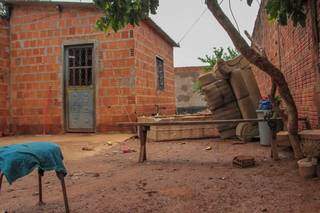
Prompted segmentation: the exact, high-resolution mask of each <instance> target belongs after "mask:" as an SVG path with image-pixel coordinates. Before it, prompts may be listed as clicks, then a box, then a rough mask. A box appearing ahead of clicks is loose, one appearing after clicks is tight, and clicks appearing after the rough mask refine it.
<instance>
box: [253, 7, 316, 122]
mask: <svg viewBox="0 0 320 213" xmlns="http://www.w3.org/2000/svg"><path fill="white" fill-rule="evenodd" d="M306 2H309V1H306ZM263 4H265V1H263V2H262V5H263ZM307 13H308V16H307V17H308V18H307V25H306V27H305V28H302V27H300V26H298V27H296V28H295V27H293V25H292V23H289V24H288V26H278V25H277V24H276V23H273V22H270V21H268V18H267V15H266V12H265V10H264V7H263V6H261V8H260V11H259V14H258V16H257V20H256V24H255V29H254V33H253V40H254V42H255V43H257V44H259V45H260V46H261V47H263V48H264V50H265V52H266V55H267V56H268V58H269V60H270V61H271V62H272V63H273V64H275V65H276V66H277V67H279V68H281V70H282V72H283V74H284V75H285V78H286V80H287V82H288V84H289V87H290V90H291V92H292V95H293V97H294V100H295V102H296V105H297V107H298V112H299V116H301V117H305V116H306V117H308V118H309V119H310V121H311V123H312V126H313V127H317V125H318V113H317V109H316V104H315V100H314V93H315V86H316V82H317V71H316V66H315V64H316V63H317V61H315V60H314V59H315V51H314V49H315V46H314V45H316V44H314V42H313V35H312V22H311V21H312V20H311V18H312V17H311V15H310V8H309V7H308V8H307ZM253 70H254V73H255V76H256V79H257V82H258V85H259V88H260V90H261V94H262V95H263V96H267V95H268V94H270V90H271V80H270V78H269V76H267V75H266V74H264V73H263V72H262V71H261V70H259V69H258V68H256V67H253Z"/></svg>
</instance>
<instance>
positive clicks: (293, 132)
mask: <svg viewBox="0 0 320 213" xmlns="http://www.w3.org/2000/svg"><path fill="white" fill-rule="evenodd" d="M206 4H207V6H208V8H209V10H210V11H211V13H212V14H213V16H214V17H215V18H216V19H217V21H218V22H219V23H220V25H221V26H222V27H223V28H224V29H225V31H226V32H227V33H228V35H229V37H230V38H231V40H232V42H233V44H234V46H235V47H236V48H237V50H238V51H239V52H240V53H241V54H242V55H243V57H245V58H246V59H247V60H248V61H249V62H250V63H252V64H254V65H255V66H257V67H258V68H259V69H261V70H262V71H263V72H265V73H267V74H268V75H269V76H270V77H271V80H272V82H275V84H276V85H277V87H278V91H279V94H280V96H281V97H282V99H283V100H284V102H285V104H286V106H287V111H288V133H289V139H290V143H291V146H292V148H293V151H294V154H295V157H296V158H297V159H300V158H302V157H303V154H302V152H301V148H300V143H299V136H298V111H297V107H296V105H295V102H294V99H293V97H292V95H291V92H290V89H289V87H288V84H287V82H286V80H285V77H284V75H283V74H282V72H281V71H280V70H279V69H278V68H277V67H276V66H274V65H273V64H272V63H271V62H270V61H269V60H268V58H266V57H264V56H261V55H260V54H259V53H258V52H256V51H255V50H254V49H253V48H251V47H250V46H249V45H248V43H247V42H246V40H245V39H244V38H243V37H242V36H241V34H240V33H239V32H238V31H237V30H236V28H235V27H234V25H233V24H232V23H231V21H230V20H229V18H228V17H227V16H226V15H225V14H224V12H223V11H222V9H221V7H220V5H219V3H218V1H217V0H206Z"/></svg>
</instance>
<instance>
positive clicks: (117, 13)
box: [93, 0, 306, 31]
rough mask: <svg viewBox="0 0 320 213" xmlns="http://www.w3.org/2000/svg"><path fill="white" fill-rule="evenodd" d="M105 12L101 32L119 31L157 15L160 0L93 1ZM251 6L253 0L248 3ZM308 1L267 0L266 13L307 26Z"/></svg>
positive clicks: (279, 21) (100, 27)
mask: <svg viewBox="0 0 320 213" xmlns="http://www.w3.org/2000/svg"><path fill="white" fill-rule="evenodd" d="M93 1H94V3H95V4H96V6H97V7H98V8H100V9H101V10H102V12H103V16H102V17H101V18H100V19H99V20H98V21H97V27H98V28H99V29H100V30H104V31H107V30H109V29H110V28H111V29H113V30H114V31H118V30H120V29H121V28H123V27H125V26H127V25H128V24H131V25H139V22H140V21H142V20H144V19H146V18H147V17H149V14H156V13H157V9H158V7H159V0H93ZM246 2H247V4H248V5H249V6H251V5H252V3H253V0H247V1H246ZM305 2H306V0H267V4H266V11H267V14H268V16H269V18H270V20H275V21H277V22H278V23H279V24H281V25H287V24H288V20H292V21H293V24H294V25H295V26H296V25H297V24H299V25H301V26H305V23H306V11H305Z"/></svg>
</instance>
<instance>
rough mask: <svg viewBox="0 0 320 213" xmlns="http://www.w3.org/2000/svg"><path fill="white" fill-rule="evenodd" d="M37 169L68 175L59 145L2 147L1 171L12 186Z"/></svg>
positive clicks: (0, 149) (42, 144)
mask: <svg viewBox="0 0 320 213" xmlns="http://www.w3.org/2000/svg"><path fill="white" fill-rule="evenodd" d="M35 168H39V169H42V170H43V171H50V170H55V171H56V172H63V173H64V174H65V175H66V174H67V172H66V169H65V167H64V164H63V156H62V152H61V149H60V147H59V145H57V144H54V143H50V142H35V143H25V144H15V145H10V146H4V147H0V170H1V171H2V173H3V174H4V175H5V177H6V178H7V180H8V182H9V183H10V184H12V183H13V182H14V181H15V180H17V179H18V178H22V177H24V176H26V175H28V174H29V173H31V172H32V171H33V170H34V169H35Z"/></svg>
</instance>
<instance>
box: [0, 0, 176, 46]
mask: <svg viewBox="0 0 320 213" xmlns="http://www.w3.org/2000/svg"><path fill="white" fill-rule="evenodd" d="M0 1H2V2H5V3H8V4H12V5H15V4H16V5H18V4H20V5H21V4H32V3H33V4H35V3H41V4H60V5H61V4H62V5H74V4H76V5H83V6H95V5H94V4H93V2H92V1H91V0H78V1H77V0H54V1H50V0H0ZM146 23H147V24H148V25H149V26H150V27H151V28H153V29H154V30H155V31H156V32H157V33H158V34H159V35H160V36H161V37H162V38H163V39H165V40H166V41H167V42H168V43H170V44H171V45H172V46H173V47H180V45H179V44H178V43H177V42H175V41H174V40H173V39H172V38H171V37H170V36H169V35H168V34H167V33H166V32H165V31H164V30H163V29H162V28H161V27H160V26H159V25H158V24H157V23H156V22H154V21H153V20H152V19H151V18H148V19H147V20H146Z"/></svg>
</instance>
